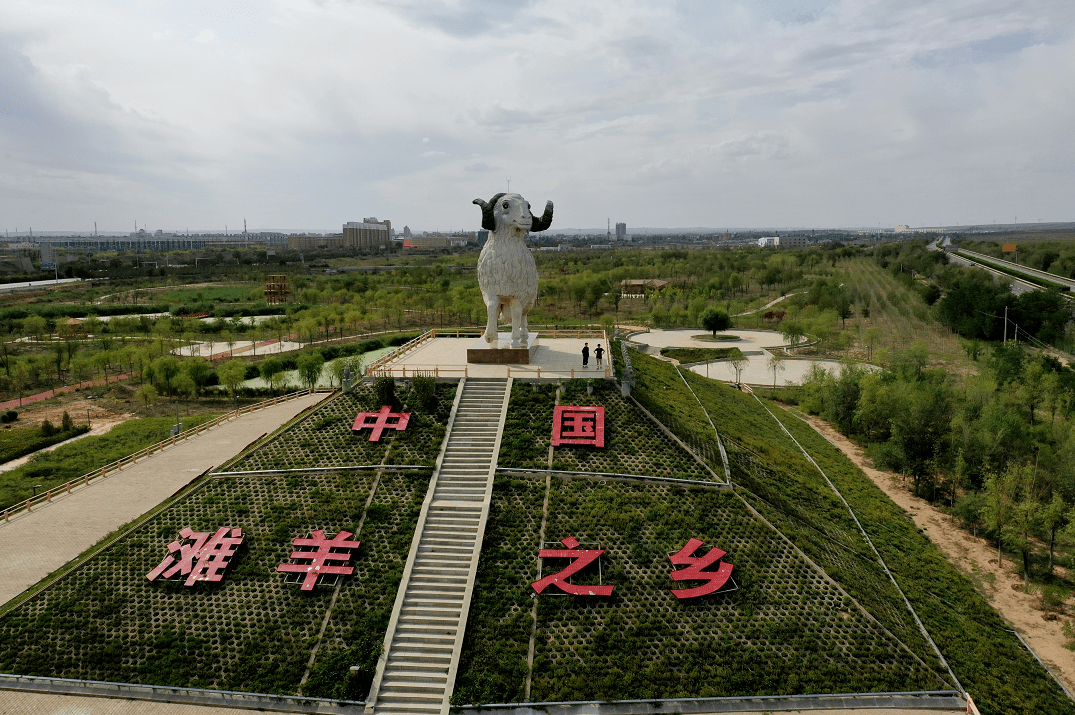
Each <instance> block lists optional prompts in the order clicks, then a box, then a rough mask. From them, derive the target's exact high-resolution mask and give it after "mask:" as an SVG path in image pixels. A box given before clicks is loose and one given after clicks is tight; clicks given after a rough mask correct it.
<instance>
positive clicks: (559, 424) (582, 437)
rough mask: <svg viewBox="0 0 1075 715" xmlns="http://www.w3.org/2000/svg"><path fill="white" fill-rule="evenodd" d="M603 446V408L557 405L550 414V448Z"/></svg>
mask: <svg viewBox="0 0 1075 715" xmlns="http://www.w3.org/2000/svg"><path fill="white" fill-rule="evenodd" d="M562 444H582V445H589V446H591V447H604V446H605V408H604V407H576V406H569V405H557V406H556V407H554V408H553V412H552V446H553V447H559V446H560V445H562Z"/></svg>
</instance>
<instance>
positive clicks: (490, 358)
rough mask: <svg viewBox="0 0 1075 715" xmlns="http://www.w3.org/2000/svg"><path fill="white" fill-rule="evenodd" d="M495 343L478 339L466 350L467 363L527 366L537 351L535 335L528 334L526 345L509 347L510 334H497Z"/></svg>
mask: <svg viewBox="0 0 1075 715" xmlns="http://www.w3.org/2000/svg"><path fill="white" fill-rule="evenodd" d="M496 338H497V339H496V342H495V343H487V342H485V338H478V339H477V340H475V341H474V344H473V345H471V346H470V347H469V348H467V362H468V363H476V364H479V365H529V364H530V360H531V358H533V357H534V353H536V352H537V349H538V344H537V342H538V336H537V333H530V335H529V336H528V337H527V340H526V344H525V345H520V346H519V347H517V348H513V347H511V333H497V335H496Z"/></svg>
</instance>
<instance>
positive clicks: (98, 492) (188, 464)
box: [0, 393, 326, 713]
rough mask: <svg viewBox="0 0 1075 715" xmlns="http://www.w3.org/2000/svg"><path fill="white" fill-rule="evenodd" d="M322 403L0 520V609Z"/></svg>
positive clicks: (297, 403)
mask: <svg viewBox="0 0 1075 715" xmlns="http://www.w3.org/2000/svg"><path fill="white" fill-rule="evenodd" d="M325 398H326V395H325V394H323V393H322V394H312V395H306V396H303V397H299V398H296V399H293V400H288V401H287V402H281V403H279V404H277V405H273V406H271V407H265V408H262V409H260V410H257V411H255V412H249V413H247V414H245V415H242V416H240V417H237V418H235V419H233V420H230V421H228V422H224V423H222V424H220V425H219V426H217V427H213V428H211V429H208V430H206V431H204V432H202V433H201V434H199V435H197V436H195V437H190V438H188V439H186V440H184V441H182V442H179V443H178V444H176V445H174V446H169V447H166V448H165V449H163V450H161V451H160V452H157V453H155V454H153V455H151V456H149V457H145V458H142V459H140V460H138V461H137V462H135V463H134V464H132V465H131V466H128V467H124V468H123V469H122V470H120V471H118V472H114V473H113V474H111V475H110V476H108V477H106V478H104V479H99V480H96V481H94V482H91V483H90V484H89V485H88V486H84V487H78V488H75V489H73V490H72V491H71V493H70V494H62V495H60V496H57V497H54V498H53V500H52V501H51V502H45V503H43V504H39V505H37V506H35V507H34V509H33V511H32V512H28V511H22V512H19V513H18V514H16V515H14V516H12V517H11V521H8V522H5V521H2V520H0V604H4V603H7V602H8V601H10V600H11V599H12V598H14V597H16V596H18V595H19V594H20V593H22V592H23V591H24V590H25V589H27V588H29V587H30V586H32V585H33V584H35V583H37V582H38V581H40V580H41V579H42V578H44V577H45V576H47V575H48V574H50V573H52V572H53V571H55V570H56V569H58V568H60V567H61V566H63V565H64V564H66V563H67V562H68V561H70V560H71V559H73V558H75V557H76V556H78V555H79V554H81V553H82V552H83V551H85V550H86V549H88V548H90V547H91V546H93V545H94V544H96V543H97V542H98V541H100V540H101V539H102V538H104V537H105V536H107V535H108V534H110V533H111V532H113V531H115V530H116V529H118V528H119V527H121V526H123V525H124V524H126V523H128V522H130V521H132V520H133V519H136V518H137V517H139V516H141V515H142V514H145V513H146V512H147V511H149V510H150V509H152V508H153V507H155V506H157V505H158V504H160V503H161V502H162V501H164V500H165V499H167V498H168V497H170V496H171V495H172V494H174V493H175V492H176V491H178V490H179V489H181V488H182V487H183V486H184V485H186V484H187V483H189V482H190V481H191V480H192V479H194V478H195V477H197V476H198V475H199V474H201V473H202V472H204V471H206V470H208V469H210V468H212V467H215V466H218V465H220V464H223V463H224V462H226V461H227V460H228V459H230V458H231V457H233V456H235V455H236V454H238V453H239V451H241V450H242V449H243V448H244V447H245V446H247V445H248V444H250V443H251V442H253V441H254V440H256V439H257V438H259V437H261V436H262V435H264V434H267V433H271V432H273V431H274V430H276V429H277V428H278V427H280V426H281V425H283V424H284V423H286V422H287V421H288V420H290V419H291V418H292V417H294V416H295V415H297V414H298V413H299V412H301V411H302V410H304V409H306V408H307V407H310V406H312V405H315V404H317V403H318V402H320V401H321V400H323V399H325ZM4 712H6V711H3V710H0V713H4Z"/></svg>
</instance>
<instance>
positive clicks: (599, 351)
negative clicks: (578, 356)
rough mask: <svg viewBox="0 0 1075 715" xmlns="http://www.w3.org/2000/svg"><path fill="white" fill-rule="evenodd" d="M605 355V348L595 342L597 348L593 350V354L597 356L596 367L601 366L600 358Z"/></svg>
mask: <svg viewBox="0 0 1075 715" xmlns="http://www.w3.org/2000/svg"><path fill="white" fill-rule="evenodd" d="M604 355H605V349H604V348H603V347H601V343H598V344H597V349H596V350H594V351H593V356H594V357H595V358H597V367H598V368H601V367H603V366H604V364H603V363H602V362H601V358H603V357H604Z"/></svg>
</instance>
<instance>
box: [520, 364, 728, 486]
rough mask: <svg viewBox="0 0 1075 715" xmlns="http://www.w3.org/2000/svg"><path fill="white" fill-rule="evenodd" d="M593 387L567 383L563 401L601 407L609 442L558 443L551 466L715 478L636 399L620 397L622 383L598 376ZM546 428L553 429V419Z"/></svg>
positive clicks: (674, 476) (706, 478)
mask: <svg viewBox="0 0 1075 715" xmlns="http://www.w3.org/2000/svg"><path fill="white" fill-rule="evenodd" d="M592 385H593V394H592V395H590V394H587V393H586V387H585V382H584V381H582V380H576V381H571V382H568V383H566V384H565V386H564V390H563V392H562V393H561V396H560V404H561V405H578V406H587V407H588V406H595V405H603V406H604V408H605V446H604V447H602V448H598V447H588V446H583V445H562V446H559V447H555V448H554V449H553V455H552V464H553V469H563V470H566V471H572V472H605V473H611V474H644V475H647V476H654V477H672V478H677V479H696V480H701V481H713V475H712V474H710V473H709V472H708V471H706V469H705V468H704V467H703V466H702V465H700V464H699V463H698V461H697V460H696V459H694V457H692V456H691V455H690V454H689V453H688V452H687V451H686V450H684V449H683V448H682V447H680V446H679V445H678V444H676V443H675V442H674V441H673V440H672V439H671V438H669V437H668V435H666V434H665V433H664V432H663V431H661V429H660V427H658V426H657V425H656V424H654V423H653V421H652V420H650V419H649V418H648V417H646V415H645V414H643V413H642V411H641V410H639V409H638V408H637V407H636V406H635V405H634V403H632V402H630V401H628V400H626V399H624V398H623V397H622V396H621V395H620V390H619V386H618V385H616V384H615V383H613V382H611V381H608V380H594V381H593V382H592ZM692 399H693V398H692ZM541 428H542V425H534V427H533V429H534V430H535V431H539V430H541ZM547 429H548V431H550V432H551V430H552V421H551V419H550V421H549V423H548V428H547Z"/></svg>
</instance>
